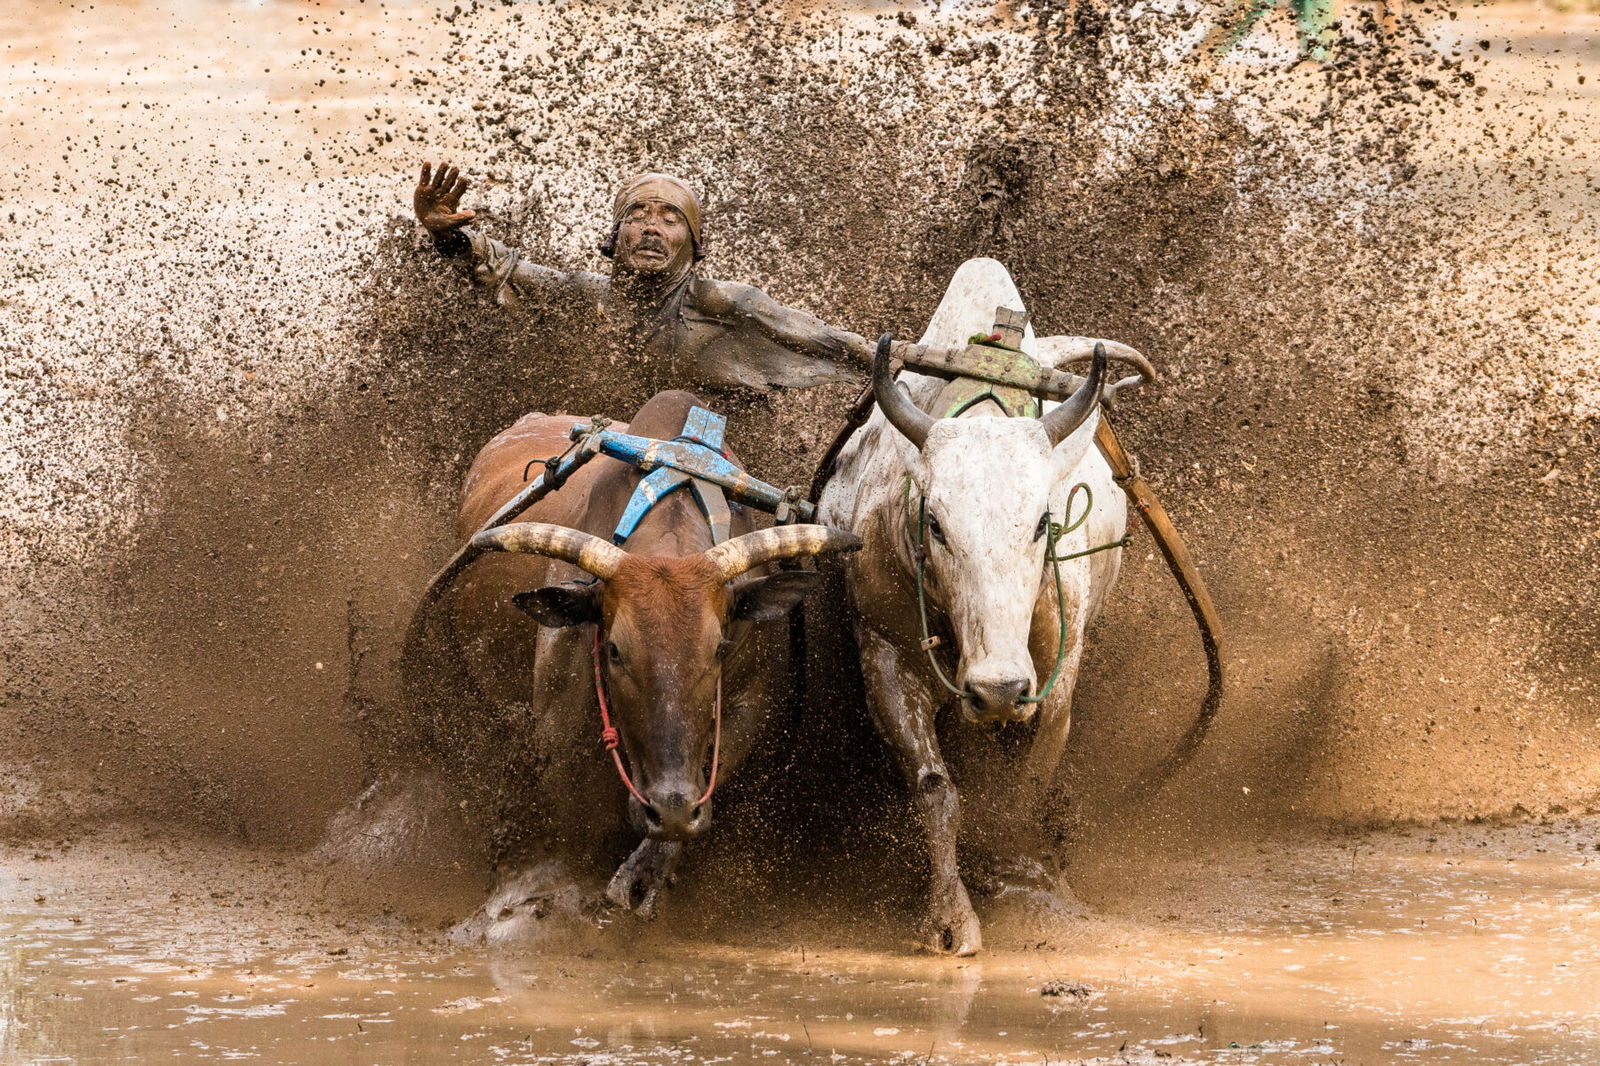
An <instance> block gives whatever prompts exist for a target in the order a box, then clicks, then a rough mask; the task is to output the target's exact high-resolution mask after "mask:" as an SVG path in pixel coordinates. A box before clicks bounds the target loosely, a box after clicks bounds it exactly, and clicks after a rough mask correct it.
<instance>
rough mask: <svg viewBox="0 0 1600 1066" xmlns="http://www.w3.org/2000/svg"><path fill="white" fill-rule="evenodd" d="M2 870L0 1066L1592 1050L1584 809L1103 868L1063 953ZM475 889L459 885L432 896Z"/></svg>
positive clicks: (196, 868) (240, 880)
mask: <svg viewBox="0 0 1600 1066" xmlns="http://www.w3.org/2000/svg"><path fill="white" fill-rule="evenodd" d="M5 863H6V868H8V869H10V871H13V872H14V877H10V879H8V880H6V885H5V895H3V896H0V911H3V917H0V925H3V933H5V944H6V951H5V956H3V960H0V967H3V978H0V1056H3V1060H5V1061H19V1063H24V1061H26V1063H43V1061H83V1063H149V1061H163V1060H170V1058H174V1056H178V1058H182V1060H184V1061H190V1060H192V1061H211V1060H216V1061H222V1060H237V1061H262V1063H342V1061H350V1063H435V1061H472V1063H485V1061H496V1063H499V1061H504V1063H662V1061H667V1063H672V1061H682V1063H696V1061H734V1063H742V1061H835V1063H854V1061H894V1060H910V1061H934V1063H1005V1061H1018V1063H1043V1061H1054V1063H1064V1061H1077V1060H1098V1058H1107V1060H1110V1061H1122V1056H1123V1055H1126V1056H1130V1058H1131V1060H1133V1061H1146V1060H1149V1061H1157V1060H1160V1061H1203V1063H1469V1061H1470V1063H1581V1061H1594V1058H1595V1056H1597V1055H1600V1004H1597V999H1595V989H1597V988H1600V879H1597V872H1600V823H1597V821H1594V820H1571V821H1562V823H1560V824H1542V826H1517V828H1499V829H1488V828H1435V829H1413V831H1405V832H1387V834H1352V836H1349V837H1346V839H1341V840H1338V842H1322V844H1307V842H1304V840H1299V842H1294V840H1286V839H1278V840H1270V842H1261V844H1250V845H1235V847H1218V848H1206V850H1205V852H1203V853H1202V852H1195V853H1190V855H1186V856H1174V855H1171V853H1168V855H1165V856H1163V860H1162V861H1160V864H1158V866H1157V864H1154V863H1152V856H1142V858H1141V856H1138V855H1134V853H1131V852H1128V853H1117V852H1115V850H1114V852H1112V853H1107V855H1104V856H1102V858H1101V861H1098V863H1096V864H1094V872H1098V876H1096V877H1091V879H1090V885H1086V888H1090V890H1088V892H1086V901H1088V903H1090V904H1091V911H1093V916H1091V917H1088V919H1085V920H1083V922H1080V924H1078V925H1075V927H1074V928H1070V930H1067V932H1066V933H1064V941H1062V946H1061V948H1059V949H1053V951H995V952H989V954H986V956H982V957H979V959H973V960H946V959H930V957H925V956H915V954H907V952H906V951H902V949H901V948H898V946H896V944H894V941H893V938H890V940H883V941H882V944H875V943H870V941H872V940H874V938H875V936H874V935H869V936H867V941H869V946H867V948H862V946H861V944H862V941H861V940H856V941H854V943H853V944H842V943H838V941H837V940H830V938H829V936H826V935H822V936H814V935H813V933H802V932H798V930H797V928H794V927H778V928H762V930H744V932H742V933H741V930H738V928H734V930H733V936H734V938H739V936H741V935H742V943H730V941H723V943H704V941H683V940H666V936H667V935H666V933H664V932H661V930H659V928H656V930H640V928H638V927H637V925H635V924H634V922H632V920H626V922H616V924H613V925H611V927H610V928H605V930H602V933H600V936H598V940H597V941H595V943H594V944H592V946H590V948H589V949H587V951H584V952H581V954H576V956H562V954H554V956H550V954H546V956H528V957H518V956H490V957H486V956H485V954H483V952H482V951H459V949H454V948H451V946H448V944H446V943H443V941H435V940H432V938H427V936H424V935H419V933H418V932H416V930H418V925H419V922H421V920H426V919H430V917H437V916H438V914H440V912H438V911H437V909H429V906H427V904H416V903H414V901H413V909H411V911H408V912H400V911H392V912H389V914H386V916H382V917H378V916H374V914H373V912H370V911H362V909H360V908H357V906H352V904H354V903H355V901H354V900H352V898H350V896H347V895H341V892H339V890H336V888H333V887H330V880H328V872H326V871H323V869H318V868H314V866H309V864H306V863H302V861H298V860H288V858H283V856H277V855H270V853H256V852H246V850H238V848H232V847H227V845H218V844H206V842H200V840H170V842H166V844H163V845H154V844H152V842H150V840H149V839H109V837H107V839H91V840H86V842H82V844H78V845H69V847H59V845H58V847H45V848H43V850H37V848H35V850H16V848H13V850H10V852H8V853H6V855H5ZM1141 869H1142V871H1155V869H1158V871H1160V872H1158V876H1152V874H1149V872H1141ZM1094 885H1099V888H1098V890H1096V888H1094ZM469 898H470V885H469V884H466V882H462V884H461V885H458V887H456V898H454V900H443V901H435V903H434V906H435V908H437V906H440V904H443V906H446V908H448V906H459V904H462V903H466V901H467V900H469ZM374 909H376V908H374ZM386 909H387V908H386ZM882 933H883V930H878V933H877V935H878V936H882ZM1048 992H1054V994H1048ZM1165 1056H1171V1058H1165Z"/></svg>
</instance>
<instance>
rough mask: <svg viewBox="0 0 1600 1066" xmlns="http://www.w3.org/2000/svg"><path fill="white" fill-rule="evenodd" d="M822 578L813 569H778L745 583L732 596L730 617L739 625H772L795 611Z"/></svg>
mask: <svg viewBox="0 0 1600 1066" xmlns="http://www.w3.org/2000/svg"><path fill="white" fill-rule="evenodd" d="M821 579H822V575H821V574H819V573H817V572H816V571H815V570H779V571H778V572H777V573H776V574H772V575H770V576H768V577H761V578H757V579H755V580H754V581H746V582H745V583H744V584H742V585H740V586H739V588H738V591H737V592H735V593H734V602H733V611H732V616H733V617H734V618H735V619H737V620H738V621H741V622H771V621H773V620H774V619H778V618H782V617H783V616H784V615H786V614H788V613H789V612H790V611H792V610H794V607H795V605H796V604H798V603H799V602H800V601H801V600H803V599H804V598H805V595H806V593H808V592H810V591H811V590H812V589H814V588H816V587H817V582H818V581H820V580H821Z"/></svg>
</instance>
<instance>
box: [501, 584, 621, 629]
mask: <svg viewBox="0 0 1600 1066" xmlns="http://www.w3.org/2000/svg"><path fill="white" fill-rule="evenodd" d="M600 587H601V586H600V582H598V581H589V582H585V581H565V582H562V583H561V584H559V585H546V586H545V587H544V588H542V589H534V590H533V591H532V592H519V593H517V594H516V595H515V596H513V597H511V602H512V603H513V604H515V605H516V608H517V610H519V611H522V612H524V613H525V614H528V615H530V616H531V617H532V618H533V620H534V621H535V622H538V623H539V624H540V625H542V626H549V627H551V628H552V629H560V628H562V627H563V626H575V625H581V624H583V623H585V622H598V621H600Z"/></svg>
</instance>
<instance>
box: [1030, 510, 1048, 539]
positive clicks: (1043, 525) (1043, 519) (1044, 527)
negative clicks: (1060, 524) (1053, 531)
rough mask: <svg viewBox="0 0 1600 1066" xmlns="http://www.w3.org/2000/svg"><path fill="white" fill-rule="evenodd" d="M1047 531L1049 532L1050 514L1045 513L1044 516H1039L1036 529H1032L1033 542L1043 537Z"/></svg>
mask: <svg viewBox="0 0 1600 1066" xmlns="http://www.w3.org/2000/svg"><path fill="white" fill-rule="evenodd" d="M1049 531H1050V512H1049V511H1046V512H1045V513H1044V514H1042V515H1040V516H1039V524H1038V525H1037V526H1036V527H1034V530H1033V539H1034V540H1038V539H1039V538H1040V537H1042V536H1044V535H1045V534H1046V533H1048V532H1049Z"/></svg>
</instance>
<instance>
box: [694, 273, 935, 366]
mask: <svg viewBox="0 0 1600 1066" xmlns="http://www.w3.org/2000/svg"><path fill="white" fill-rule="evenodd" d="M706 302H707V305H708V306H707V307H706V310H707V311H709V312H711V313H713V314H718V315H723V316H728V317H732V318H735V319H737V320H738V321H739V323H740V325H741V326H742V327H743V328H747V329H751V330H754V331H755V332H756V333H758V334H760V335H761V336H763V337H765V338H766V339H767V340H770V341H773V342H775V343H777V344H779V345H781V346H783V347H785V348H788V349H789V350H791V351H794V352H800V353H803V354H806V355H812V356H817V357H819V358H822V359H826V360H828V361H829V362H831V363H834V364H836V365H838V366H839V367H841V368H842V369H844V370H846V371H848V372H850V373H852V374H858V375H863V376H864V375H866V374H869V373H871V371H872V358H873V353H874V350H875V348H876V345H875V344H874V342H872V341H869V340H867V339H866V338H865V337H863V336H861V335H860V334H857V333H851V332H850V331H849V330H844V329H839V328H838V327H836V326H830V325H828V324H827V323H826V322H824V321H822V320H821V319H820V318H818V317H817V316H815V315H813V314H809V313H807V312H805V311H800V310H797V309H795V308H793V307H785V306H784V305H783V304H780V303H779V302H778V301H776V300H774V299H773V298H772V297H770V296H768V295H767V294H766V293H764V292H762V291H761V290H760V289H758V288H755V287H754V286H752V285H740V284H737V283H734V282H726V281H724V282H714V283H712V284H711V285H710V286H708V289H707V293H706ZM922 351H924V348H923V347H922V346H921V345H917V344H907V343H906V342H904V341H896V342H895V344H894V347H893V349H892V354H893V355H894V357H895V358H897V359H900V358H904V357H905V355H906V354H907V353H920V352H922Z"/></svg>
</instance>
